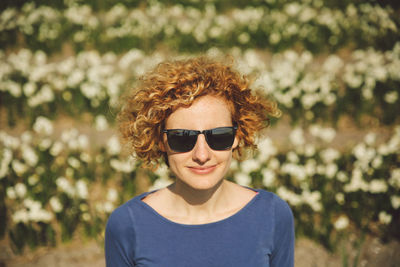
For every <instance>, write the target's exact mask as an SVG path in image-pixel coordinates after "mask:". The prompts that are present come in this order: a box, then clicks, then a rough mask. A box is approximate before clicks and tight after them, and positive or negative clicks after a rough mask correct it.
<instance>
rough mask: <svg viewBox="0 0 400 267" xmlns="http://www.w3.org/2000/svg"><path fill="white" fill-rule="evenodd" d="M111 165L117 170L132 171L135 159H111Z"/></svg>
mask: <svg viewBox="0 0 400 267" xmlns="http://www.w3.org/2000/svg"><path fill="white" fill-rule="evenodd" d="M110 166H111V167H112V168H113V169H115V170H117V171H120V172H125V173H131V172H132V171H133V170H134V169H135V161H134V159H133V158H129V159H128V160H126V161H120V160H117V159H111V160H110Z"/></svg>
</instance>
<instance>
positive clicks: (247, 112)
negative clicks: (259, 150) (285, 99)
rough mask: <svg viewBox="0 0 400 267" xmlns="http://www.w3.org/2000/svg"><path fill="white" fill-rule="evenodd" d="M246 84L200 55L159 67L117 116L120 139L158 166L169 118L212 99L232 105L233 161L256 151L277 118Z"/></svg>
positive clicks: (226, 66) (147, 163) (148, 164)
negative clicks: (203, 98) (258, 140)
mask: <svg viewBox="0 0 400 267" xmlns="http://www.w3.org/2000/svg"><path fill="white" fill-rule="evenodd" d="M249 85H250V82H249V80H248V79H247V78H246V77H244V76H241V75H240V74H239V73H238V72H237V71H235V70H234V69H233V68H232V66H231V64H223V63H221V62H218V61H214V60H211V59H210V58H207V57H204V56H202V57H196V58H192V59H187V60H176V61H166V62H163V63H160V64H159V65H158V66H157V67H156V68H155V69H154V70H152V71H150V72H148V73H147V74H145V75H144V76H143V77H141V78H140V79H139V81H138V85H137V87H136V88H135V89H132V90H131V91H130V92H128V95H127V97H126V99H125V100H124V106H123V108H122V109H121V111H120V113H119V114H118V121H119V130H120V133H121V136H122V139H123V141H124V143H127V144H128V149H129V152H130V153H133V154H135V155H136V157H137V158H138V159H141V160H143V162H144V165H145V166H146V167H151V166H153V167H157V166H158V164H159V160H160V158H162V157H163V156H164V158H166V155H165V152H163V151H161V149H160V142H162V130H163V129H164V124H165V121H166V119H167V118H168V117H169V115H170V114H171V113H172V112H174V111H175V110H177V109H178V108H179V107H188V106H190V105H191V104H192V103H193V101H195V100H196V99H197V98H199V97H201V96H204V95H213V96H216V97H221V98H222V99H224V100H225V101H226V103H227V104H228V106H229V107H230V110H231V114H232V115H231V116H232V122H233V123H235V124H236V125H237V126H238V130H237V133H236V136H237V138H238V140H239V145H238V146H237V148H236V149H235V150H234V157H235V158H236V159H240V157H241V156H242V155H243V150H244V149H248V148H250V149H255V148H256V145H255V141H256V137H257V135H258V134H259V133H260V131H261V130H262V129H263V128H266V127H267V126H268V125H269V121H270V117H271V116H273V117H278V116H280V110H279V109H278V107H277V105H276V103H275V102H273V101H271V100H269V99H267V98H266V97H263V96H262V95H261V94H260V93H253V92H252V90H251V89H250V88H249Z"/></svg>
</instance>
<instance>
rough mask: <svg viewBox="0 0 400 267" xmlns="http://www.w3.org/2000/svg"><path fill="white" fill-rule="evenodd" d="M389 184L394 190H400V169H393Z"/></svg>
mask: <svg viewBox="0 0 400 267" xmlns="http://www.w3.org/2000/svg"><path fill="white" fill-rule="evenodd" d="M389 184H390V185H391V186H393V187H394V188H397V189H399V188H400V168H396V169H393V170H392V172H391V175H390V179H389Z"/></svg>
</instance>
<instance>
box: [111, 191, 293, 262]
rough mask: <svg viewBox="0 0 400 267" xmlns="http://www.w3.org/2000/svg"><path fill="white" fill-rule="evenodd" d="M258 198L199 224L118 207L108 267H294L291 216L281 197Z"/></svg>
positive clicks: (139, 204) (138, 204)
mask: <svg viewBox="0 0 400 267" xmlns="http://www.w3.org/2000/svg"><path fill="white" fill-rule="evenodd" d="M255 191H256V192H258V194H257V195H256V196H254V197H253V199H252V200H251V201H250V202H249V203H247V204H246V206H244V207H243V208H242V209H241V210H240V211H238V212H237V213H235V214H234V215H232V216H230V217H228V218H226V219H223V220H220V221H217V222H212V223H206V224H200V225H188V224H179V223H175V222H173V221H170V220H168V219H167V218H165V217H163V216H161V215H160V214H159V213H157V212H156V211H155V210H154V209H153V208H151V207H150V206H149V205H147V204H146V203H145V202H143V201H142V199H143V198H144V197H145V196H147V195H148V194H149V193H144V194H142V195H139V196H137V197H134V198H133V199H131V200H129V201H128V202H126V203H125V204H123V205H122V206H120V207H119V208H117V209H116V210H115V211H114V212H113V213H112V214H111V215H110V218H109V219H108V223H107V227H106V233H105V254H106V264H107V267H128V266H146V267H156V266H157V267H159V266H163V267H165V266H167V267H169V266H171V267H181V266H182V267H183V266H185V267H204V266H207V267H214V266H215V267H223V266H229V267H235V266H238V267H239V266H240V267H247V266H250V267H253V266H254V267H257V266H275V267H278V266H279V267H286V266H290V267H292V266H294V224H293V215H292V211H291V210H290V208H289V206H288V205H287V203H286V202H285V201H283V200H282V199H280V198H279V197H278V196H277V195H275V194H273V193H271V192H267V191H264V190H260V189H256V190H255Z"/></svg>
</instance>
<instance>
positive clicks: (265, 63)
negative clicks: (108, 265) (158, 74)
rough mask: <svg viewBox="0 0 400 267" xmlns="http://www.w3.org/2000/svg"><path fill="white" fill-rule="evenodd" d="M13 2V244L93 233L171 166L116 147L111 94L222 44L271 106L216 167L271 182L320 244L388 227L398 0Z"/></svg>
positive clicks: (397, 146)
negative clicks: (146, 164) (274, 113)
mask: <svg viewBox="0 0 400 267" xmlns="http://www.w3.org/2000/svg"><path fill="white" fill-rule="evenodd" d="M25 2H26V1H25ZM25 2H24V1H5V2H2V3H1V4H0V45H1V46H0V47H1V48H0V112H1V114H0V127H1V129H0V217H1V221H0V237H1V239H3V240H7V242H8V243H9V244H10V246H11V247H12V249H13V250H14V251H15V252H23V251H24V249H26V248H27V247H30V248H37V247H40V246H56V245H57V244H59V243H60V242H63V241H68V240H71V239H72V238H73V236H74V235H76V234H78V233H79V234H81V233H84V235H85V236H86V237H87V238H89V239H96V240H99V241H100V242H101V240H102V238H103V231H104V227H105V223H106V220H107V218H108V215H109V214H110V212H111V211H112V210H113V209H114V208H115V207H117V206H118V205H120V204H121V203H123V202H125V201H127V200H128V199H130V198H131V197H133V196H134V195H135V194H137V193H138V192H140V191H141V190H146V189H147V187H151V188H158V187H161V186H164V185H166V184H168V183H169V182H170V178H169V173H168V171H167V169H166V167H165V166H163V167H161V168H159V169H158V170H156V171H155V172H150V171H146V170H144V169H143V168H141V162H140V161H137V160H136V159H135V158H134V157H131V156H127V155H125V154H124V153H123V152H124V148H123V146H122V145H121V144H120V142H119V140H118V135H117V132H116V130H115V126H116V125H115V119H116V114H117V112H118V107H119V99H120V97H121V95H123V93H124V91H125V90H126V89H128V88H129V87H132V86H134V83H135V80H137V79H138V78H139V77H140V76H141V75H142V74H143V73H144V72H145V71H146V70H148V69H150V68H151V67H154V66H155V65H156V64H157V63H159V62H161V61H162V60H165V59H170V58H172V57H187V56H191V55H198V54H207V55H209V56H212V57H216V58H224V57H226V55H229V56H230V57H231V58H232V60H233V61H234V63H235V65H236V66H237V68H238V69H239V70H240V71H241V72H243V73H244V74H246V75H248V77H250V79H251V80H253V81H254V83H253V85H254V88H257V89H259V90H262V91H263V92H264V93H266V94H269V95H270V96H271V97H273V98H274V99H275V100H276V101H277V102H278V104H279V107H280V108H281V109H282V111H283V116H282V118H280V119H278V120H273V121H272V122H271V128H270V130H269V131H270V132H268V131H267V132H266V134H265V136H264V137H262V138H261V139H260V140H259V144H258V147H259V150H258V152H257V153H255V154H254V155H253V156H252V157H249V159H247V160H245V161H242V162H238V161H235V162H234V163H233V165H232V171H231V172H230V173H229V177H228V179H231V180H234V181H236V182H238V183H240V184H242V185H246V186H253V187H258V188H265V189H267V190H270V191H273V192H276V193H277V194H278V195H279V196H281V197H282V198H283V199H285V200H286V201H287V202H288V203H289V204H290V206H291V208H292V210H293V213H294V217H295V223H296V234H297V235H298V236H305V237H308V238H310V239H312V240H314V241H316V242H318V243H320V244H322V245H324V246H325V247H326V248H328V249H330V250H336V249H337V246H338V244H339V242H340V241H341V240H343V239H346V238H347V237H348V236H349V234H350V233H352V234H355V235H356V236H358V237H360V238H361V237H362V236H364V235H372V236H375V237H379V238H381V239H382V240H383V241H390V240H399V239H400V228H399V227H398V225H399V223H400V116H399V115H398V114H400V96H399V94H400V41H398V40H400V38H399V37H400V31H399V27H400V16H399V12H400V6H399V5H398V4H397V5H396V4H395V3H394V2H393V3H392V4H391V2H390V1H386V2H384V3H385V4H382V2H379V1H374V0H371V1H350V0H342V1H337V2H336V1H335V2H332V1H327V0H325V1H324V0H304V1H290V0H265V1H261V0H251V1H241V0H238V1H226V0H220V1H217V0H209V1H195V0H192V1H181V0H168V1H140V0H136V1H135V0H123V1H114V0H109V1H106V0H90V1H79V0H64V1H63V0H57V1H49V0H37V1H28V2H26V3H25ZM65 121H72V122H73V123H72V127H65V125H64V127H60V126H63V123H65ZM83 126H84V127H83ZM60 129H61V130H60ZM87 129H89V131H87ZM282 129H285V130H282ZM349 129H350V130H351V131H352V132H356V133H357V134H355V135H353V138H352V139H348V138H347V137H346V134H345V133H347V132H348V131H349ZM93 132H96V133H97V134H100V136H101V137H100V138H93V134H92V133H93ZM277 136H279V138H277ZM143 184H144V185H145V186H143ZM146 186H147V187H146ZM144 187H146V188H144Z"/></svg>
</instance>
